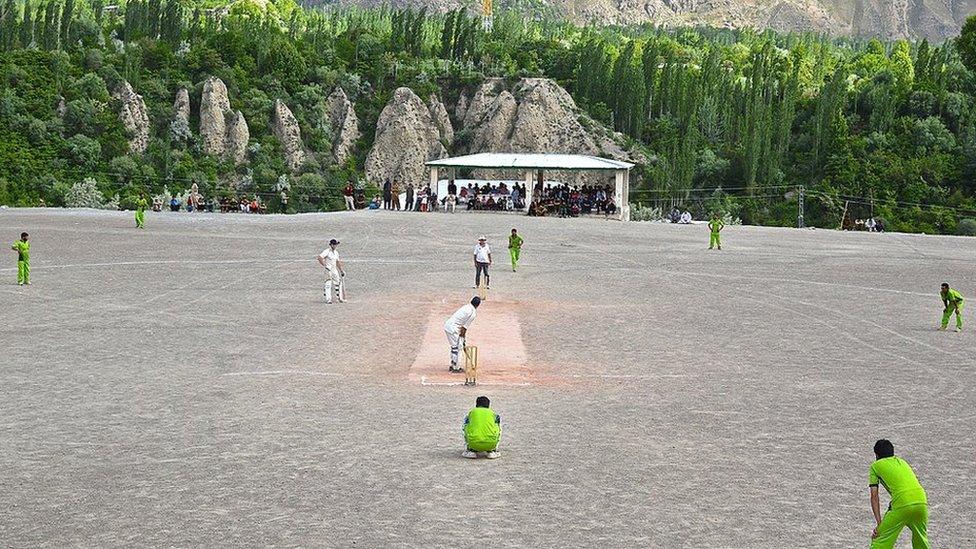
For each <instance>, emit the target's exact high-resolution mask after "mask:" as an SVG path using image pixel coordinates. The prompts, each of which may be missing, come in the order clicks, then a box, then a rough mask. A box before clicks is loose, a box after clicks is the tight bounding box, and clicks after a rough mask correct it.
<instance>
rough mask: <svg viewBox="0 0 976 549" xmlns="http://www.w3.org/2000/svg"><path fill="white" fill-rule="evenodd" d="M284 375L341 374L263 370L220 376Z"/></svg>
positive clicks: (339, 375)
mask: <svg viewBox="0 0 976 549" xmlns="http://www.w3.org/2000/svg"><path fill="white" fill-rule="evenodd" d="M284 374H305V375H310V376H336V377H341V376H342V375H343V374H337V373H335V372H315V371H312V370H263V371H259V372H227V373H225V374H220V375H222V376H277V375H284Z"/></svg>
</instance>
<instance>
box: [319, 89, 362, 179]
mask: <svg viewBox="0 0 976 549" xmlns="http://www.w3.org/2000/svg"><path fill="white" fill-rule="evenodd" d="M326 107H327V111H328V114H329V125H330V127H331V128H332V157H333V158H334V159H335V162H336V164H342V163H344V162H345V161H346V160H347V159H348V158H349V157H350V156H352V153H353V149H354V148H355V146H356V140H357V139H359V136H360V134H359V120H358V119H357V118H356V110H355V108H354V107H353V104H352V102H351V101H349V97H347V96H346V92H345V91H343V90H342V88H340V87H338V86H337V87H336V89H335V90H333V92H332V94H331V95H329V99H328V102H327V104H326Z"/></svg>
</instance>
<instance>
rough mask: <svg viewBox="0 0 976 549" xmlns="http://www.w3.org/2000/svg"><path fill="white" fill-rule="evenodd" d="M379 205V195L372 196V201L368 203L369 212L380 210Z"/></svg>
mask: <svg viewBox="0 0 976 549" xmlns="http://www.w3.org/2000/svg"><path fill="white" fill-rule="evenodd" d="M380 203H381V200H380V195H376V196H374V197H373V199H372V200H370V201H369V209H370V210H378V209H380Z"/></svg>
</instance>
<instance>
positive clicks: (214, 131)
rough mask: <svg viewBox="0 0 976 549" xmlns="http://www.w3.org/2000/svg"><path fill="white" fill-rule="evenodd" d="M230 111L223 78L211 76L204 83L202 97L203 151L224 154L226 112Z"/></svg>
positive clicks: (216, 154)
mask: <svg viewBox="0 0 976 549" xmlns="http://www.w3.org/2000/svg"><path fill="white" fill-rule="evenodd" d="M228 112H230V99H229V98H228V97H227V86H225V85H224V82H223V80H221V79H219V78H214V77H212V76H211V77H210V78H208V79H207V81H206V82H204V84H203V95H202V96H201V97H200V139H201V140H202V141H203V152H204V153H206V154H211V155H214V156H223V155H224V151H225V150H226V145H225V141H226V139H227V123H226V121H225V116H226V114H227V113H228Z"/></svg>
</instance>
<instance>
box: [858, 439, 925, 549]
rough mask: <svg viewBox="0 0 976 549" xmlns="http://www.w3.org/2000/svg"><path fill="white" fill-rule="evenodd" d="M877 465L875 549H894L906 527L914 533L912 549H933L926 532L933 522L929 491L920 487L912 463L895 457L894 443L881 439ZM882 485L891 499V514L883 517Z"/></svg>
mask: <svg viewBox="0 0 976 549" xmlns="http://www.w3.org/2000/svg"><path fill="white" fill-rule="evenodd" d="M874 455H875V458H877V459H876V460H875V462H874V463H872V464H871V470H870V472H869V473H868V486H870V487H871V512H872V513H874V520H875V522H876V523H877V526H875V527H874V531H873V532H872V533H871V538H872V541H871V549H891V548H892V547H894V546H895V542H896V541H898V535H899V534H901V529H902V528H904V527H905V526H907V527H908V529H909V530H911V531H912V548H913V549H929V540H928V536H927V534H926V528H927V527H928V522H929V506H928V500H927V499H926V496H925V490H923V489H922V485H921V484H919V482H918V478H917V477H916V476H915V472H914V471H912V468H911V466H909V465H908V462H906V461H905V460H903V459H901V458H900V457H896V456H895V447H894V445H892V444H891V441H888V440H885V439H881V440H879V441H877V442H875V443H874ZM878 484H880V485H882V486H884V488H885V490H887V491H888V494H889V495H890V496H891V503H889V504H888V511H887V512H885V514H884V517H883V518H882V516H881V501H880V499H879V498H878Z"/></svg>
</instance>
